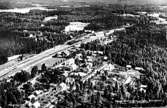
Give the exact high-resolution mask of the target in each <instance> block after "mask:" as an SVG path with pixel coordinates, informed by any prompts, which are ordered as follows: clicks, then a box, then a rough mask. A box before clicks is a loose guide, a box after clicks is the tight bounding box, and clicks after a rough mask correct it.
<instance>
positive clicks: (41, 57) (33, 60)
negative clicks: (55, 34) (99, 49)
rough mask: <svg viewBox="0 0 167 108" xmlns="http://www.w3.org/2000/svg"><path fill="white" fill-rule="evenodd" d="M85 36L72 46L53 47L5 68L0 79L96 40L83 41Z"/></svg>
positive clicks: (86, 39)
mask: <svg viewBox="0 0 167 108" xmlns="http://www.w3.org/2000/svg"><path fill="white" fill-rule="evenodd" d="M86 36H87V35H85V36H83V37H81V38H79V39H80V40H82V41H79V42H76V43H74V44H72V45H67V44H64V45H58V46H55V47H54V48H51V49H48V50H46V51H44V52H41V53H40V54H37V55H35V56H33V57H30V58H28V59H25V60H23V61H21V62H18V63H16V64H15V65H13V66H11V67H10V68H6V69H3V70H1V71H0V79H3V78H6V77H9V76H12V75H14V74H15V73H17V72H19V71H21V70H28V69H29V68H31V67H33V66H35V65H37V64H38V63H41V62H42V61H45V60H47V59H49V58H50V57H52V56H53V55H54V54H55V53H58V52H61V51H64V50H67V49H70V48H72V47H73V46H74V45H80V44H81V43H83V42H89V41H92V40H95V39H97V38H93V39H90V38H85V39H84V37H86ZM79 39H78V40H79Z"/></svg>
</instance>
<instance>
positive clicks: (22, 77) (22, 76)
mask: <svg viewBox="0 0 167 108" xmlns="http://www.w3.org/2000/svg"><path fill="white" fill-rule="evenodd" d="M30 78H31V75H30V73H28V72H26V71H23V70H22V71H21V72H20V73H16V74H15V76H14V77H13V80H15V81H18V82H21V83H23V82H26V81H28V80H29V79H30Z"/></svg>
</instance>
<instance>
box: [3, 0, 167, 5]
mask: <svg viewBox="0 0 167 108" xmlns="http://www.w3.org/2000/svg"><path fill="white" fill-rule="evenodd" d="M71 1H74V2H103V3H120V1H122V3H125V1H126V0H0V5H1V4H2V2H5V3H7V2H8V3H9V4H11V5H14V4H22V3H30V4H31V3H37V4H41V3H42V4H59V3H63V2H71ZM127 4H163V5H167V0H127Z"/></svg>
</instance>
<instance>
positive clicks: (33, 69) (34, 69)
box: [31, 66, 38, 78]
mask: <svg viewBox="0 0 167 108" xmlns="http://www.w3.org/2000/svg"><path fill="white" fill-rule="evenodd" d="M37 73H38V67H37V66H34V67H33V68H32V70H31V77H32V78H33V77H35V75H36V74H37Z"/></svg>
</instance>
